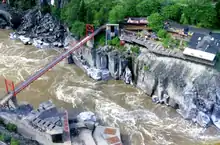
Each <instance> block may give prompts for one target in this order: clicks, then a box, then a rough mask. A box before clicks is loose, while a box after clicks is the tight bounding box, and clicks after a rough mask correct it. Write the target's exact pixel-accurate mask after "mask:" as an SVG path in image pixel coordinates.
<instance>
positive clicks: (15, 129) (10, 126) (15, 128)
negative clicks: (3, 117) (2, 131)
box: [6, 123, 17, 132]
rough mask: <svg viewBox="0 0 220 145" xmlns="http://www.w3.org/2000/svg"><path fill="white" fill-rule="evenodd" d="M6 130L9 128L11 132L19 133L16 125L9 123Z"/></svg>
mask: <svg viewBox="0 0 220 145" xmlns="http://www.w3.org/2000/svg"><path fill="white" fill-rule="evenodd" d="M6 128H7V129H8V130H9V131H11V132H16V131H17V126H16V125H14V124H11V123H8V124H7V125H6Z"/></svg>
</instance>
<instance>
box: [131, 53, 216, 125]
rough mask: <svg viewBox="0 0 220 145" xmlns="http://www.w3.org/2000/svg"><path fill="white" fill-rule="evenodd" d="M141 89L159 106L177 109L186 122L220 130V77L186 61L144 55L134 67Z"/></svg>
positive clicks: (207, 68) (210, 69) (138, 85)
mask: <svg viewBox="0 0 220 145" xmlns="http://www.w3.org/2000/svg"><path fill="white" fill-rule="evenodd" d="M134 75H135V80H136V84H137V87H139V88H140V89H142V90H143V91H145V92H146V94H148V95H150V96H153V97H152V100H153V102H155V103H164V104H166V105H168V106H171V107H174V108H175V109H177V112H178V113H180V114H181V115H182V116H183V117H184V118H185V119H189V120H193V121H194V122H197V123H198V124H200V125H201V126H204V127H206V126H208V125H209V124H210V123H211V122H213V123H214V124H215V125H216V126H217V127H218V128H220V121H219V120H220V115H219V114H220V74H219V72H217V71H216V70H214V69H213V68H210V67H208V66H204V65H199V64H195V63H191V62H187V61H184V60H179V59H174V58H169V57H161V56H156V55H155V54H152V53H149V52H147V51H145V52H143V53H141V55H140V56H139V57H138V58H137V60H136V62H135V66H134Z"/></svg>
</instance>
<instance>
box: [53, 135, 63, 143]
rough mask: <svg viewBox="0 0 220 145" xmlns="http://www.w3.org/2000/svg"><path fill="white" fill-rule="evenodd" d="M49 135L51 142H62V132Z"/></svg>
mask: <svg viewBox="0 0 220 145" xmlns="http://www.w3.org/2000/svg"><path fill="white" fill-rule="evenodd" d="M51 137H52V142H53V143H63V137H62V134H55V135H52V136H51Z"/></svg>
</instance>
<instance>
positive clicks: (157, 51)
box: [120, 33, 215, 66]
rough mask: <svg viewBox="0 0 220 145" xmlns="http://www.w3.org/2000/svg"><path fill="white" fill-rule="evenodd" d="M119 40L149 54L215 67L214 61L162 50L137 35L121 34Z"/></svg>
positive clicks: (155, 43) (159, 45)
mask: <svg viewBox="0 0 220 145" xmlns="http://www.w3.org/2000/svg"><path fill="white" fill-rule="evenodd" d="M120 39H121V40H123V41H125V42H128V43H132V44H138V45H140V46H143V47H145V48H147V49H148V50H149V51H150V52H152V53H155V54H158V55H162V56H167V57H173V58H178V59H182V60H189V61H193V62H196V63H200V64H205V65H209V66H214V65H215V61H213V62H209V61H206V60H202V59H199V58H195V57H189V56H186V55H184V54H183V52H182V51H175V50H171V49H167V48H164V47H163V46H162V45H161V44H160V43H158V42H156V41H153V40H149V39H145V38H141V37H138V36H137V35H135V33H133V34H131V33H130V34H128V33H123V34H122V35H121V36H120Z"/></svg>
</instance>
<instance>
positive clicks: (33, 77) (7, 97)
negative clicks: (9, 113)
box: [0, 25, 106, 105]
mask: <svg viewBox="0 0 220 145" xmlns="http://www.w3.org/2000/svg"><path fill="white" fill-rule="evenodd" d="M87 27H88V29H87V30H89V31H88V32H93V33H92V34H90V35H89V36H87V37H85V38H84V39H82V40H81V41H79V42H77V43H76V44H75V45H74V46H72V48H70V49H68V50H66V51H65V52H63V53H62V54H60V55H59V56H58V57H56V58H55V59H54V60H53V61H52V62H50V63H49V64H47V65H46V66H45V67H43V68H42V69H40V70H39V71H37V72H36V73H34V74H33V75H31V76H30V77H28V78H27V79H26V80H25V81H23V82H22V83H21V84H19V85H18V86H16V88H14V89H12V90H14V91H13V92H9V93H8V94H6V95H5V97H3V99H1V100H0V105H4V104H5V103H7V102H8V101H9V100H10V99H11V98H12V97H13V96H14V95H16V94H18V93H19V92H21V91H22V90H23V89H25V88H26V87H27V86H29V85H30V84H31V83H33V82H34V81H35V80H37V79H38V78H39V77H41V76H42V75H43V74H45V73H46V72H47V71H48V70H50V69H51V68H52V67H54V66H55V65H56V64H57V63H59V62H61V61H62V60H63V59H64V58H66V57H68V56H69V55H70V54H71V53H73V51H76V50H77V49H79V48H80V47H81V46H83V45H84V44H85V43H86V42H87V41H89V40H91V39H92V38H93V37H94V36H95V35H97V34H98V33H99V32H100V31H101V30H102V29H104V28H105V27H106V26H105V25H103V26H101V27H100V28H98V29H97V30H95V31H94V27H93V26H92V27H91V25H90V26H89V25H87ZM6 84H7V83H6ZM7 86H8V85H7ZM12 86H13V85H12Z"/></svg>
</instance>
